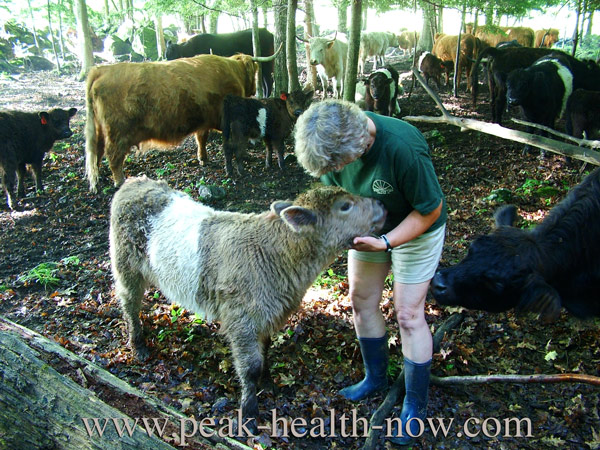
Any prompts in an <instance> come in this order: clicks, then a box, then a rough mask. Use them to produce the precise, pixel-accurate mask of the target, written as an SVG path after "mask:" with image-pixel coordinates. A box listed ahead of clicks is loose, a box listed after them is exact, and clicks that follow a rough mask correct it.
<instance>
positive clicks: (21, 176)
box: [17, 163, 27, 198]
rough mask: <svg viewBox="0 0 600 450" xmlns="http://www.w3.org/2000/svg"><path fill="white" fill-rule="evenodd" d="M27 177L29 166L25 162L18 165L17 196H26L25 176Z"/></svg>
mask: <svg viewBox="0 0 600 450" xmlns="http://www.w3.org/2000/svg"><path fill="white" fill-rule="evenodd" d="M26 177H27V166H26V164H25V163H19V164H18V165H17V197H19V198H23V197H25V178H26Z"/></svg>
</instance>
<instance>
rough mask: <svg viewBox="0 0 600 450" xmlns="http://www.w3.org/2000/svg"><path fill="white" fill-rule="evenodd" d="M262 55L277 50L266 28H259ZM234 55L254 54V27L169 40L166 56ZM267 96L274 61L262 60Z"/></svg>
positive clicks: (269, 92) (266, 94)
mask: <svg viewBox="0 0 600 450" xmlns="http://www.w3.org/2000/svg"><path fill="white" fill-rule="evenodd" d="M258 35H259V40H260V56H270V55H272V54H273V53H274V52H275V44H274V42H275V40H274V37H273V34H272V33H271V32H270V31H269V30H267V29H266V28H259V29H258ZM211 53H212V54H213V55H219V56H233V55H235V54H236V53H244V54H246V55H253V56H258V55H254V50H253V48H252V29H248V30H242V31H236V32H234V33H219V34H211V33H203V34H197V35H196V36H194V37H192V38H190V39H189V40H188V41H186V42H184V43H182V44H172V43H171V42H170V41H169V42H167V49H166V51H165V57H166V58H167V59H168V60H172V59H178V58H190V57H192V56H196V55H208V54H211ZM260 64H261V68H262V77H263V87H264V94H265V97H268V96H269V95H270V94H271V91H272V90H273V67H274V63H273V61H268V62H261V63H260Z"/></svg>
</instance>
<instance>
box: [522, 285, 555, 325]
mask: <svg viewBox="0 0 600 450" xmlns="http://www.w3.org/2000/svg"><path fill="white" fill-rule="evenodd" d="M561 306H562V305H561V300H560V295H559V293H558V291H557V290H556V289H554V288H553V287H552V286H550V285H549V284H548V283H546V280H544V278H542V276H541V275H539V274H531V275H530V276H529V277H528V278H527V281H526V284H525V286H524V289H523V292H522V295H521V299H520V300H519V304H518V305H517V311H528V312H534V313H539V314H540V317H541V319H542V320H543V321H544V322H552V321H554V320H556V319H557V318H558V315H559V314H560V309H561Z"/></svg>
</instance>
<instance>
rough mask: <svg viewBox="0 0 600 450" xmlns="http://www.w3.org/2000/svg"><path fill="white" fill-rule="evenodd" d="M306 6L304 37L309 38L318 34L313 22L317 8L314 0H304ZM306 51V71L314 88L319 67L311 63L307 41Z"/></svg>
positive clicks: (315, 87)
mask: <svg viewBox="0 0 600 450" xmlns="http://www.w3.org/2000/svg"><path fill="white" fill-rule="evenodd" d="M304 6H305V8H306V13H305V15H304V24H305V26H306V27H305V29H304V39H306V40H308V39H309V38H310V37H311V36H316V33H315V30H314V28H313V24H314V23H315V8H314V5H313V0H304ZM304 49H305V51H306V73H307V78H308V82H309V83H310V84H311V85H312V87H313V89H314V90H316V89H317V67H316V66H313V65H312V64H311V63H310V45H308V43H306V44H305V45H304Z"/></svg>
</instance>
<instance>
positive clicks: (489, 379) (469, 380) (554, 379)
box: [431, 373, 600, 386]
mask: <svg viewBox="0 0 600 450" xmlns="http://www.w3.org/2000/svg"><path fill="white" fill-rule="evenodd" d="M489 383H585V384H591V385H594V386H600V377H595V376H593V375H585V374H579V373H560V374H552V375H545V374H536V375H469V376H454V377H436V376H434V375H432V376H431V384H435V385H436V386H451V385H455V384H489Z"/></svg>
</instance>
